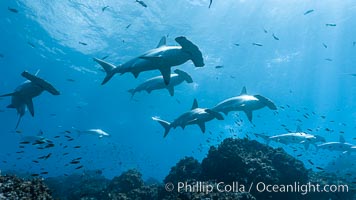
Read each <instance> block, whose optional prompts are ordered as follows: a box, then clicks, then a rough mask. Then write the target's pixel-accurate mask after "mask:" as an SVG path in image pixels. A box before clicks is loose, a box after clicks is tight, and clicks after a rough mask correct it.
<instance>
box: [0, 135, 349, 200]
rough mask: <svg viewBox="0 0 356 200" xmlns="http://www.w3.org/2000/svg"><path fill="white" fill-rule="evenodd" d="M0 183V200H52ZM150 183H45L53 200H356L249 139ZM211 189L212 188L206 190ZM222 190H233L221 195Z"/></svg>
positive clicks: (130, 175) (37, 184)
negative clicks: (308, 188)
mask: <svg viewBox="0 0 356 200" xmlns="http://www.w3.org/2000/svg"><path fill="white" fill-rule="evenodd" d="M0 180H1V182H0V199H11V198H7V197H12V196H11V195H18V197H25V198H32V199H33V198H34V199H52V197H51V196H50V193H49V191H48V189H47V187H46V186H44V185H43V182H42V181H40V180H38V179H35V180H32V181H28V182H26V181H23V180H20V179H18V178H16V177H7V176H5V177H1V179H0ZM9 181H10V183H9ZM149 182H150V183H151V184H148V183H147V182H146V183H145V182H144V181H143V179H142V174H141V173H140V172H139V171H137V170H134V169H132V170H128V171H126V172H124V173H122V174H121V175H120V176H117V177H114V178H113V179H112V180H109V179H107V178H105V177H104V176H103V175H102V174H101V171H100V170H98V171H85V172H84V173H83V174H74V175H70V176H63V177H56V178H48V179H46V181H45V183H46V184H47V185H48V186H49V188H50V189H51V190H52V191H53V197H54V198H56V199H63V200H72V199H73V200H74V199H75V200H77V199H80V200H89V199H90V200H131V199H135V200H146V199H147V200H148V199H149V200H155V199H157V200H171V199H180V200H186V199H187V200H188V199H189V200H191V199H192V200H200V199H212V200H215V199H216V200H220V199H226V200H227V199H234V200H235V199H236V200H256V199H263V200H268V199H271V200H272V199H273V200H279V199H283V200H284V199H293V200H297V199H303V200H314V199H343V200H354V199H355V197H356V196H355V194H356V192H355V190H352V188H351V187H352V185H350V183H347V182H345V181H341V180H340V177H337V176H333V175H331V174H327V173H325V172H323V173H320V172H319V173H315V172H312V171H310V170H307V169H306V168H305V167H304V165H303V163H302V162H301V161H298V160H297V159H295V158H293V157H292V156H290V155H288V154H287V153H286V152H285V151H284V150H283V149H280V148H277V149H273V148H271V147H269V146H266V145H264V144H260V143H258V142H256V141H251V140H247V139H232V138H228V139H225V140H224V141H223V142H222V143H221V144H220V145H218V146H217V147H214V146H212V147H210V150H209V152H208V155H207V156H206V157H205V158H204V159H203V160H202V162H199V161H198V160H196V159H195V158H193V157H185V158H183V159H181V160H180V161H179V162H178V163H177V164H176V165H175V166H173V167H172V168H171V170H170V172H169V174H168V175H167V176H166V178H165V179H164V181H163V183H157V181H155V180H149ZM178 182H180V184H182V183H184V184H185V185H189V186H187V187H186V188H185V189H182V188H183V187H181V188H180V190H179V191H178ZM260 182H263V183H264V184H265V185H278V186H280V185H294V184H295V183H297V184H298V185H303V184H308V183H309V184H320V185H326V184H329V185H332V184H335V185H340V184H344V185H346V184H347V185H350V189H349V191H348V192H339V193H327V192H311V193H307V194H304V195H303V194H302V191H293V192H267V191H264V192H261V191H259V190H257V184H258V183H260ZM251 183H253V186H252V187H251V189H250V188H249V187H248V186H250V184H251ZM234 184H235V186H234ZM236 184H237V185H236ZM207 186H212V187H211V188H210V190H208V187H207ZM231 186H232V188H231ZM241 186H244V187H241ZM234 187H235V188H234ZM219 188H220V189H225V190H226V188H228V189H232V190H228V191H223V192H222V191H221V190H219ZM9 195H10V196H9ZM15 199H16V198H15Z"/></svg>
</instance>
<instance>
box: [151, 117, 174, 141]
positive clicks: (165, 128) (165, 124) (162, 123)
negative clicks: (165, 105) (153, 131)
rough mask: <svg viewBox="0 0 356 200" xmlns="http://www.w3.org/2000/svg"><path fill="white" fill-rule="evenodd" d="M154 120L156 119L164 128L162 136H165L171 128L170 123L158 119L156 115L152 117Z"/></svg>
mask: <svg viewBox="0 0 356 200" xmlns="http://www.w3.org/2000/svg"><path fill="white" fill-rule="evenodd" d="M152 119H153V120H154V121H157V122H158V123H159V124H161V125H162V126H163V128H164V135H163V137H166V136H167V135H168V133H169V130H170V129H171V124H170V123H169V122H167V121H164V120H161V119H158V118H157V117H152Z"/></svg>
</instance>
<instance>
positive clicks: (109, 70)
mask: <svg viewBox="0 0 356 200" xmlns="http://www.w3.org/2000/svg"><path fill="white" fill-rule="evenodd" d="M93 59H94V61H95V62H97V63H98V64H99V65H100V66H101V67H102V68H103V69H104V71H105V72H106V76H105V78H104V80H103V82H102V83H101V85H104V84H105V83H107V82H108V81H109V80H110V79H111V78H112V77H113V76H114V75H115V73H116V71H115V70H116V67H115V66H114V65H113V64H111V63H108V62H105V61H103V60H100V59H98V58H93Z"/></svg>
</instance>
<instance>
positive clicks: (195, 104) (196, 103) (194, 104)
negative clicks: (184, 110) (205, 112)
mask: <svg viewBox="0 0 356 200" xmlns="http://www.w3.org/2000/svg"><path fill="white" fill-rule="evenodd" d="M196 108H198V101H197V99H194V101H193V105H192V108H191V110H193V109H196Z"/></svg>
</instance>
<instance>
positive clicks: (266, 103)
mask: <svg viewBox="0 0 356 200" xmlns="http://www.w3.org/2000/svg"><path fill="white" fill-rule="evenodd" d="M254 97H256V98H257V99H258V100H260V101H261V102H263V103H264V104H265V105H266V106H267V107H268V108H269V109H271V110H277V106H276V105H275V104H274V103H273V102H272V101H271V100H269V99H267V98H266V97H263V96H261V95H254Z"/></svg>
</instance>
